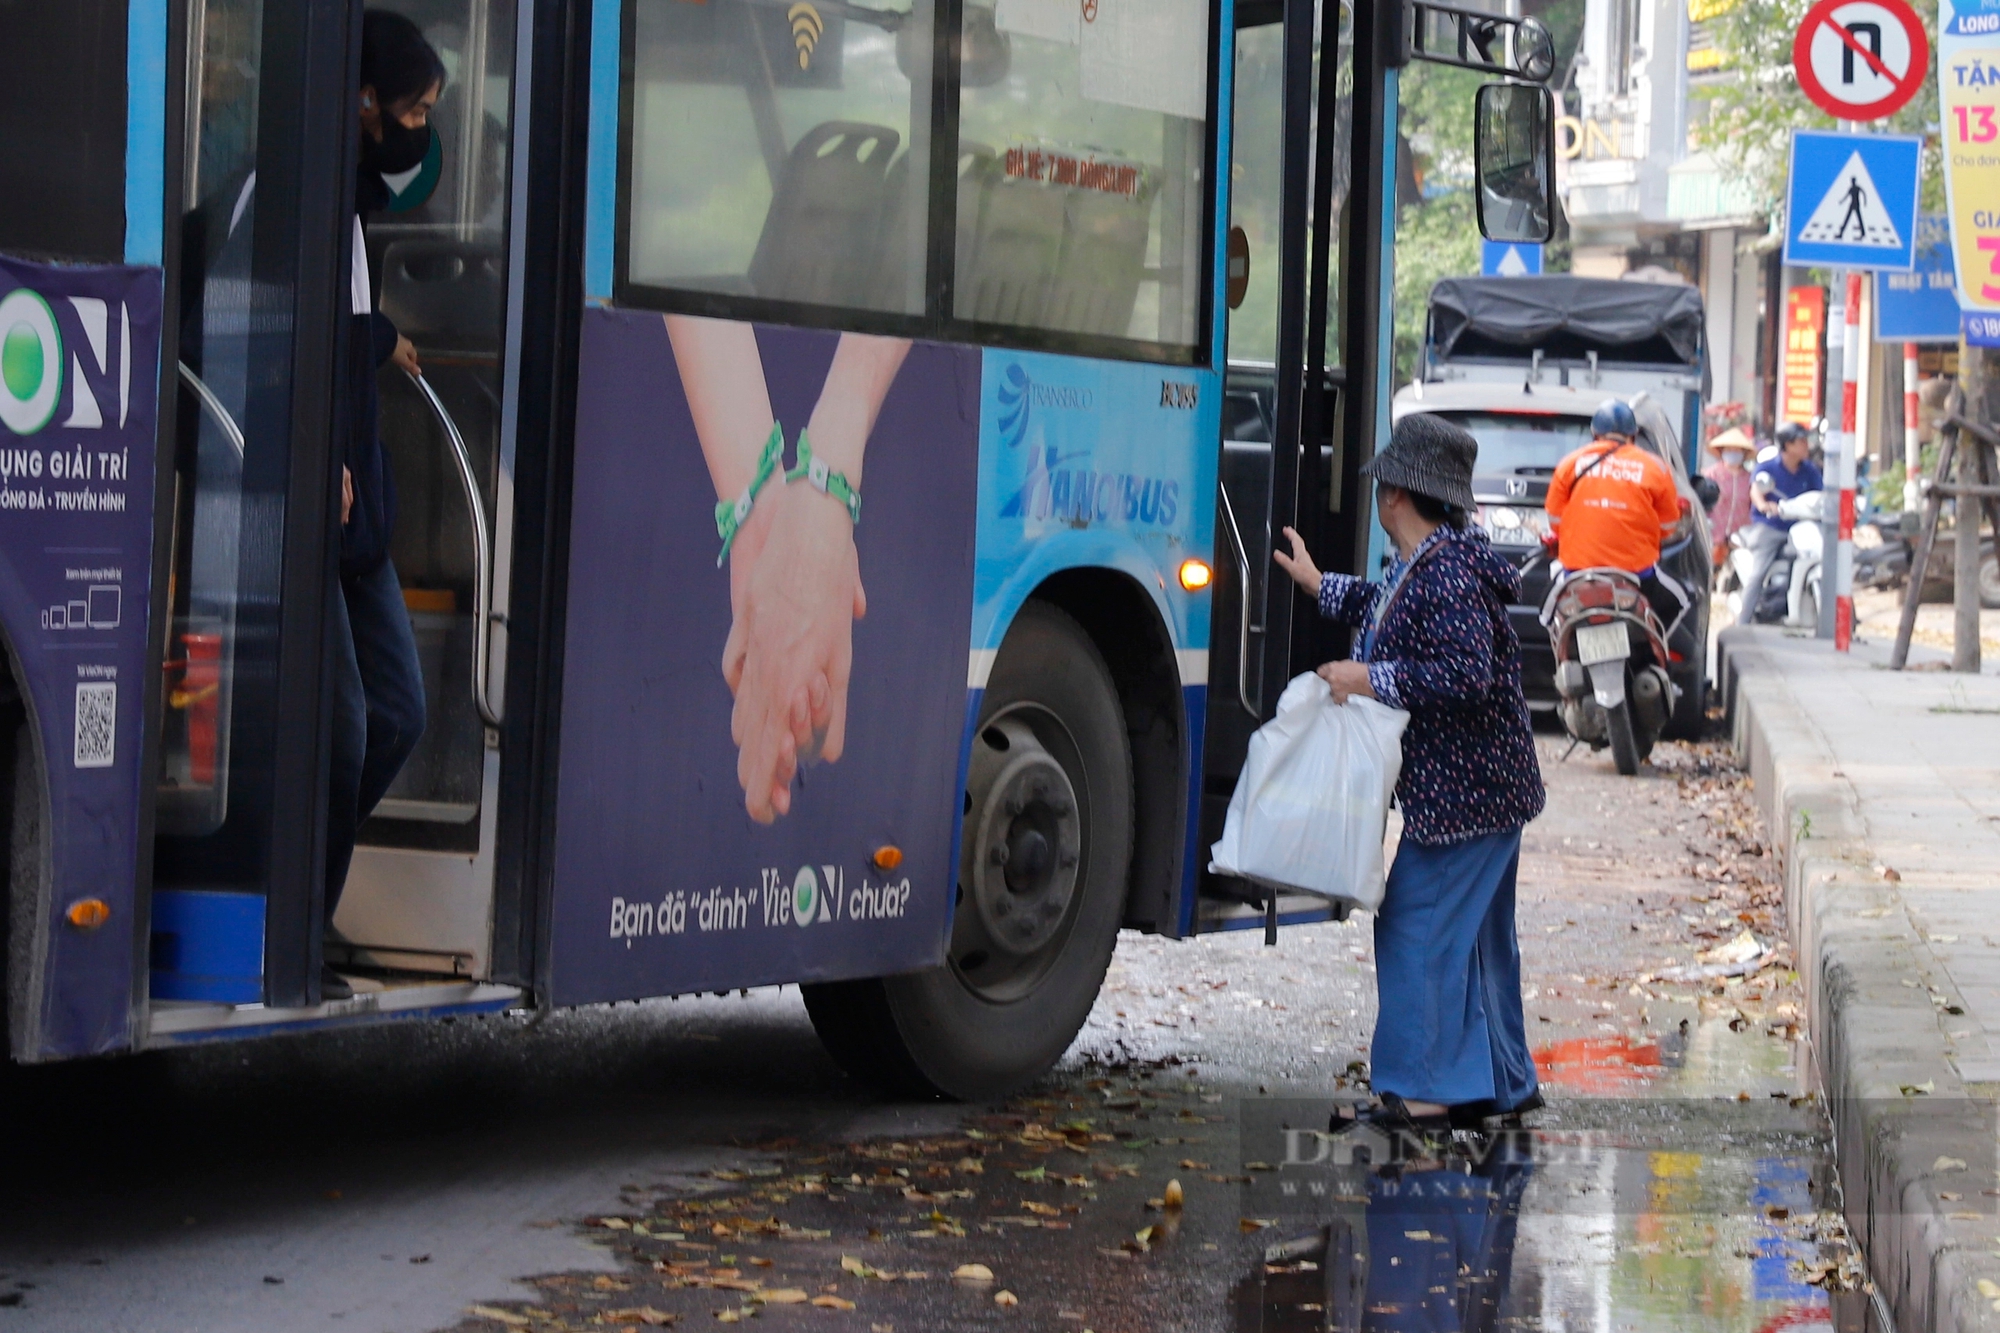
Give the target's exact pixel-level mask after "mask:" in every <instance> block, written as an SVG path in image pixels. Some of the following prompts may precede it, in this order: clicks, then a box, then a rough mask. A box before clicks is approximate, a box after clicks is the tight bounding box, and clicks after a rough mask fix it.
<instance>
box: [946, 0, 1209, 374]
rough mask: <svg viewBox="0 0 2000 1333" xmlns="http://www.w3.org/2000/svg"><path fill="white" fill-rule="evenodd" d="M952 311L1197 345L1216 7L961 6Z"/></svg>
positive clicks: (1040, 0)
mask: <svg viewBox="0 0 2000 1333" xmlns="http://www.w3.org/2000/svg"><path fill="white" fill-rule="evenodd" d="M988 23H991V24H993V25H994V28H993V29H992V30H991V31H990V37H989V38H988V39H989V40H990V41H991V42H992V43H993V44H994V46H995V50H996V52H997V54H995V55H992V56H989V57H987V59H986V62H985V64H986V68H985V69H984V70H982V71H981V72H982V73H984V74H985V75H986V76H987V77H985V78H984V79H975V78H974V77H973V75H972V73H971V72H970V69H969V71H968V74H967V77H966V78H965V79H964V80H963V85H964V86H963V90H962V92H961V94H960V98H959V108H958V123H959V142H958V149H959V189H958V237H957V264H956V267H955V271H954V274H953V282H954V286H953V291H954V298H953V312H952V313H953V314H954V315H956V316H957V317H958V318H960V319H964V320H971V321H975V322H977V323H981V324H1001V325H1011V326H1015V327H1018V328H1027V329H1035V330H1045V331H1049V332H1058V333H1069V334H1085V335H1096V336H1101V337H1110V338H1119V339H1131V340H1137V341H1141V342H1145V343H1153V344H1165V345H1167V346H1168V347H1172V348H1176V349H1182V350H1191V349H1192V348H1193V347H1194V346H1195V345H1196V344H1197V343H1199V342H1200V329H1201V317H1202V310H1203V305H1204V302H1203V296H1204V293H1205V290H1206V287H1207V271H1206V269H1205V267H1204V263H1203V260H1204V256H1205V255H1206V254H1207V249H1206V246H1205V244H1204V241H1205V237H1206V232H1207V227H1206V218H1207V211H1208V210H1207V190H1206V188H1205V180H1204V173H1205V143H1206V133H1205V124H1206V121H1207V116H1208V90H1209V64H1210V61H1209V34H1208V29H1209V7H1208V6H1207V5H1206V4H1203V3H1201V0H1156V2H1155V3H1147V4H1141V3H1140V2H1139V0H1092V3H1088V4H1084V5H1081V6H1079V5H1077V4H1075V3H1073V0H1006V2H1005V3H1002V4H1001V6H1000V7H999V9H998V11H997V13H996V12H994V11H990V10H986V9H984V8H982V7H981V6H979V5H977V4H968V5H967V6H966V7H965V48H966V51H967V55H966V64H967V65H968V67H972V66H973V65H974V64H975V62H974V60H973V56H972V53H973V51H974V49H975V43H976V41H977V40H978V39H980V38H981V37H982V36H987V34H988V30H987V29H986V28H985V26H984V25H986V24H988Z"/></svg>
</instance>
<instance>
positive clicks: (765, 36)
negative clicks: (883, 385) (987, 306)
mask: <svg viewBox="0 0 2000 1333" xmlns="http://www.w3.org/2000/svg"><path fill="white" fill-rule="evenodd" d="M632 15H633V21H632V23H631V24H630V26H629V32H630V38H629V40H630V41H631V43H632V49H631V65H630V68H631V69H632V86H631V111H630V116H631V120H630V130H631V137H630V147H629V150H628V152H629V159H628V165H627V172H628V175H627V177H626V181H627V186H626V190H625V199H626V204H627V209H628V212H627V224H626V225H627V230H626V234H625V237H624V255H625V259H624V278H625V281H626V282H627V283H628V284H630V285H635V286H639V287H655V288H661V287H673V288H679V289H682V290H694V291H702V292H714V293H726V294H733V295H739V296H750V297H758V298H762V299H765V300H773V301H786V302H796V303H801V304H806V305H815V306H835V307H846V308H849V309H860V310H875V311H890V312H897V313H905V314H920V313H922V312H923V309H924V264H925V255H926V249H927V242H926V238H927V235H928V228H927V197H928V185H929V174H930V173H929V170H928V167H927V163H928V161H929V157H930V148H929V143H930V134H929V131H930V95H931V47H932V39H931V16H932V9H931V6H930V5H929V4H928V3H922V2H921V0H920V2H919V3H914V4H913V3H911V0H900V6H899V5H898V4H895V3H892V4H889V5H884V6H865V7H864V6H861V5H854V4H831V3H830V4H825V5H824V6H820V5H815V4H814V3H812V0H800V2H799V3H796V4H792V5H789V6H788V5H785V4H780V3H770V2H769V0H709V2H708V3H691V0H636V3H635V4H634V5H633V9H632Z"/></svg>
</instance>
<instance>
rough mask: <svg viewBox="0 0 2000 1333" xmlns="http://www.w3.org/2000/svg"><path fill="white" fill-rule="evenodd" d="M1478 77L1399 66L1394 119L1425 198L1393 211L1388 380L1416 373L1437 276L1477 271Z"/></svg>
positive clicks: (1433, 68)
mask: <svg viewBox="0 0 2000 1333" xmlns="http://www.w3.org/2000/svg"><path fill="white" fill-rule="evenodd" d="M1483 82H1485V79H1484V78H1483V76H1481V75H1479V74H1476V73H1474V72H1473V71H1471V70H1465V69H1454V68H1452V67H1450V66H1448V65H1426V64H1420V63H1417V64H1411V65H1410V66H1409V67H1408V68H1406V69H1405V70H1403V72H1402V76H1401V80H1400V90H1399V96H1398V104H1399V110H1398V125H1399V127H1400V128H1401V130H1402V132H1403V134H1404V136H1405V137H1407V138H1408V139H1409V141H1410V149H1411V153H1412V156H1413V158H1414V160H1415V167H1416V173H1417V181H1418V184H1419V187H1420V192H1421V193H1422V195H1423V196H1424V197H1423V198H1422V200H1421V201H1420V202H1417V203H1413V204H1410V205H1408V206H1407V207H1405V208H1403V209H1401V210H1400V211H1399V212H1398V213H1397V216H1396V286H1395V307H1394V311H1393V315H1392V320H1393V325H1392V327H1393V337H1394V348H1393V356H1394V365H1395V382H1396V383H1399V384H1400V383H1403V382H1405V381H1407V380H1409V379H1410V378H1411V377H1412V376H1414V375H1415V374H1416V365H1417V353H1418V351H1419V349H1421V348H1422V346H1423V340H1424V315H1425V311H1426V310H1427V308H1428V307H1429V305H1430V296H1431V287H1432V286H1433V285H1435V284H1436V282H1437V280H1438V279H1439V278H1450V277H1459V276H1462V275H1465V274H1468V273H1477V272H1479V222H1478V219H1477V217H1475V216H1474V213H1473V207H1472V188H1471V187H1472V102H1473V97H1474V95H1475V94H1476V93H1477V92H1478V90H1479V85H1480V84H1481V83H1483Z"/></svg>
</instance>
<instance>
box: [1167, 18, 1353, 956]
mask: <svg viewBox="0 0 2000 1333" xmlns="http://www.w3.org/2000/svg"><path fill="white" fill-rule="evenodd" d="M1236 15H1237V32H1236V70H1235V114H1234V120H1233V131H1232V146H1231V192H1230V215H1231V216H1230V221H1231V224H1232V225H1231V232H1230V246H1231V249H1230V263H1231V267H1232V274H1231V279H1232V281H1231V289H1230V299H1231V303H1232V307H1233V308H1232V310H1231V312H1230V317H1229V334H1228V337H1229V345H1228V373H1227V379H1226V383H1225V394H1224V407H1223V422H1222V436H1223V438H1222V440H1221V441H1220V448H1221V467H1220V477H1221V484H1220V485H1219V487H1218V488H1217V495H1216V571H1217V579H1216V591H1215V602H1214V610H1213V619H1212V621H1211V624H1212V627H1213V628H1212V640H1211V646H1210V653H1209V692H1208V728H1207V736H1206V739H1205V742H1204V763H1203V784H1202V802H1201V828H1202V843H1201V845H1202V846H1203V847H1204V848H1205V847H1207V846H1208V845H1209V844H1210V843H1212V842H1213V841H1214V839H1216V838H1217V837H1219V836H1221V832H1222V825H1223V819H1224V816H1225V814H1226V812H1227V809H1228V805H1229V800H1230V797H1231V795H1232V794H1233V793H1234V791H1235V788H1236V778H1237V774H1238V773H1239V772H1240V771H1241V769H1242V765H1243V758H1244V753H1245V751H1246V749H1247V747H1248V744H1249V740H1250V736H1251V734H1252V733H1253V732H1254V731H1255V730H1256V729H1257V728H1258V727H1259V726H1260V725H1261V724H1262V723H1263V722H1264V721H1265V720H1266V719H1268V718H1269V717H1270V716H1271V715H1272V713H1273V711H1274V710H1275V708H1276V705H1277V700H1278V696H1279V694H1280V693H1282V691H1283V689H1284V685H1285V682H1286V680H1288V679H1289V678H1290V677H1291V675H1293V674H1294V673H1295V672H1297V671H1300V670H1307V669H1310V667H1311V666H1312V665H1315V664H1317V663H1318V662H1319V661H1324V660H1326V659H1327V658H1330V657H1334V656H1337V655H1339V653H1338V649H1339V648H1340V647H1341V646H1342V645H1340V644H1339V643H1338V642H1329V641H1328V639H1327V636H1325V635H1324V634H1322V633H1321V632H1320V630H1319V627H1318V626H1317V625H1316V624H1314V622H1313V617H1312V616H1311V608H1310V605H1309V603H1308V602H1307V601H1306V599H1304V598H1303V597H1301V596H1299V595H1298V594H1297V593H1296V591H1295V590H1294V589H1293V587H1292V585H1291V583H1290V581H1289V580H1287V579H1285V578H1284V577H1283V576H1282V574H1281V573H1280V572H1278V571H1277V570H1276V567H1275V565H1274V564H1273V562H1272V559H1271V551H1272V546H1273V543H1274V541H1280V540H1282V536H1281V532H1282V529H1283V528H1284V527H1285V526H1287V525H1291V526H1294V527H1296V528H1298V529H1299V531H1300V532H1301V533H1302V534H1303V535H1304V536H1305V538H1306V540H1307V542H1308V544H1309V545H1310V546H1311V548H1312V550H1313V553H1314V555H1315V558H1316V559H1317V560H1318V561H1319V562H1320V565H1321V567H1322V568H1327V569H1334V570H1343V571H1349V572H1352V571H1355V570H1357V569H1358V568H1359V564H1358V559H1359V556H1360V550H1359V549H1358V548H1357V546H1356V541H1355V533H1356V531H1357V530H1360V528H1361V525H1363V524H1364V523H1365V514H1366V506H1365V504H1361V503H1358V502H1359V501H1361V500H1363V499H1365V497H1363V496H1362V495H1361V494H1360V493H1359V490H1358V488H1357V486H1356V474H1355V471H1354V470H1355V468H1356V467H1358V466H1359V464H1360V463H1361V462H1362V461H1363V460H1364V459H1365V458H1366V456H1367V449H1366V441H1367V438H1368V434H1369V432H1367V431H1365V430H1363V429H1361V427H1362V426H1363V425H1364V424H1365V423H1367V422H1368V420H1369V417H1370V416H1372V407H1369V406H1365V405H1364V400H1370V399H1372V398H1373V396H1374V395H1373V394H1366V395H1364V394H1362V393H1361V392H1360V390H1361V388H1362V387H1363V386H1364V384H1366V382H1367V381H1368V380H1370V379H1372V377H1373V373H1374V367H1373V358H1372V353H1371V349H1370V348H1369V347H1368V346H1366V345H1361V344H1365V343H1366V342H1367V341H1368V340H1366V339H1357V338H1353V337H1351V336H1350V333H1351V331H1352V330H1353V329H1355V328H1356V327H1357V318H1358V317H1359V326H1360V327H1365V328H1367V329H1368V330H1369V331H1371V332H1372V331H1373V328H1374V323H1375V321H1374V318H1373V316H1372V313H1371V312H1370V310H1369V309H1367V308H1365V307H1364V308H1363V309H1360V310H1358V311H1357V310H1356V309H1355V306H1356V304H1357V298H1367V297H1369V296H1371V295H1372V293H1373V286H1374V285H1373V283H1372V282H1369V283H1365V284H1364V282H1363V281H1362V280H1361V279H1362V277H1363V276H1364V275H1362V274H1357V273H1356V272H1355V270H1356V269H1364V270H1365V269H1367V268H1368V267H1370V264H1371V262H1372V252H1371V251H1370V250H1369V249H1367V248H1365V243H1366V242H1367V240H1368V238H1369V236H1370V235H1371V234H1373V233H1374V232H1376V231H1379V228H1372V229H1371V228H1370V227H1369V226H1368V225H1367V224H1366V223H1365V222H1364V223H1362V224H1359V225H1357V222H1356V218H1355V215H1356V214H1357V213H1361V212H1364V211H1365V210H1366V209H1368V208H1369V207H1370V206H1371V205H1370V199H1371V198H1372V197H1373V194H1374V192H1373V191H1372V190H1370V189H1369V188H1368V185H1369V181H1370V175H1369V164H1370V162H1371V161H1372V159H1373V155H1372V154H1371V153H1369V152H1368V151H1367V147H1366V145H1364V144H1361V143H1360V142H1359V141H1358V139H1357V131H1358V129H1365V128H1366V122H1367V119H1368V118H1367V116H1366V111H1367V110H1368V105H1369V104H1370V103H1371V99H1370V98H1369V97H1368V96H1367V89H1368V88H1369V87H1370V82H1369V81H1370V80H1371V79H1372V80H1374V81H1375V82H1376V83H1379V81H1380V79H1379V74H1378V73H1376V72H1375V71H1374V70H1373V69H1372V68H1371V65H1372V62H1370V61H1369V60H1368V59H1367V52H1366V50H1365V48H1362V49H1361V50H1360V59H1359V60H1357V48H1358V41H1357V39H1358V37H1360V36H1361V35H1362V34H1360V33H1359V32H1358V29H1359V28H1361V27H1364V26H1365V25H1366V22H1367V16H1362V19H1361V20H1360V21H1357V16H1356V13H1355V7H1354V6H1353V5H1352V4H1351V3H1350V2H1349V0H1323V2H1322V0H1275V2H1272V3H1257V4H1238V5H1237V7H1236ZM1357 89H1359V90H1361V91H1360V92H1359V93H1357ZM1374 100H1375V101H1377V102H1379V98H1377V99H1374ZM1358 107H1359V109H1360V110H1361V112H1362V113H1363V114H1362V115H1361V117H1360V121H1361V122H1362V123H1361V124H1360V125H1358V124H1357V108H1358ZM1322 127H1324V129H1325V132H1324V133H1323V132H1322ZM1246 268H1247V272H1239V270H1240V269H1246ZM1350 385H1353V386H1354V392H1353V393H1352V395H1350ZM1350 396H1352V397H1353V398H1354V400H1355V401H1354V404H1353V407H1354V409H1355V410H1349V406H1350V405H1349V398H1350ZM1364 413H1365V414H1366V415H1364ZM1326 914H1327V908H1326V906H1325V905H1324V904H1322V903H1319V902H1317V900H1312V899H1307V898H1303V897H1301V898H1300V899H1298V900H1297V901H1293V900H1291V899H1278V900H1273V899H1272V898H1271V897H1270V896H1269V895H1268V894H1266V893H1265V891H1264V890H1262V889H1261V888H1258V887H1256V886H1253V885H1250V884H1247V883H1244V882H1243V881H1239V880H1231V879H1224V878H1220V877H1216V876H1210V875H1206V874H1204V876H1203V879H1202V895H1201V902H1200V906H1199V910H1198V914H1197V918H1196V921H1195V923H1194V924H1195V928H1196V929H1197V930H1215V929H1228V928H1232V927H1246V926H1251V925H1255V924H1259V923H1260V922H1263V923H1266V924H1269V925H1275V924H1276V922H1277V921H1278V920H1279V919H1281V918H1282V919H1284V920H1315V919H1322V918H1324V917H1325V916H1326Z"/></svg>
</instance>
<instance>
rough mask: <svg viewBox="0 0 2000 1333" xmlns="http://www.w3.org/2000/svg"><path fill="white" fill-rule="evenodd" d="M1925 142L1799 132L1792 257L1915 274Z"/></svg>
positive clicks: (1792, 188) (1790, 190)
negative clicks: (1920, 166) (1919, 183)
mask: <svg viewBox="0 0 2000 1333" xmlns="http://www.w3.org/2000/svg"><path fill="white" fill-rule="evenodd" d="M1922 147H1923V140H1922V139H1920V138H1917V137H1916V136H1914V135H1902V134H1831V133H1827V132H1825V131H1822V130H1793V131H1792V169H1791V175H1790V177H1789V178H1788V179H1787V180H1786V182H1785V262H1786V263H1787V264H1798V265H1802V266H1807V267H1811V266H1822V267H1829V268H1872V269H1892V270H1896V271H1899V272H1904V273H1907V272H1909V270H1910V266H1911V264H1912V262H1913V260H1914V257H1915V254H1916V241H1917V154H1918V151H1919V150H1920V149H1921V148H1922Z"/></svg>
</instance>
